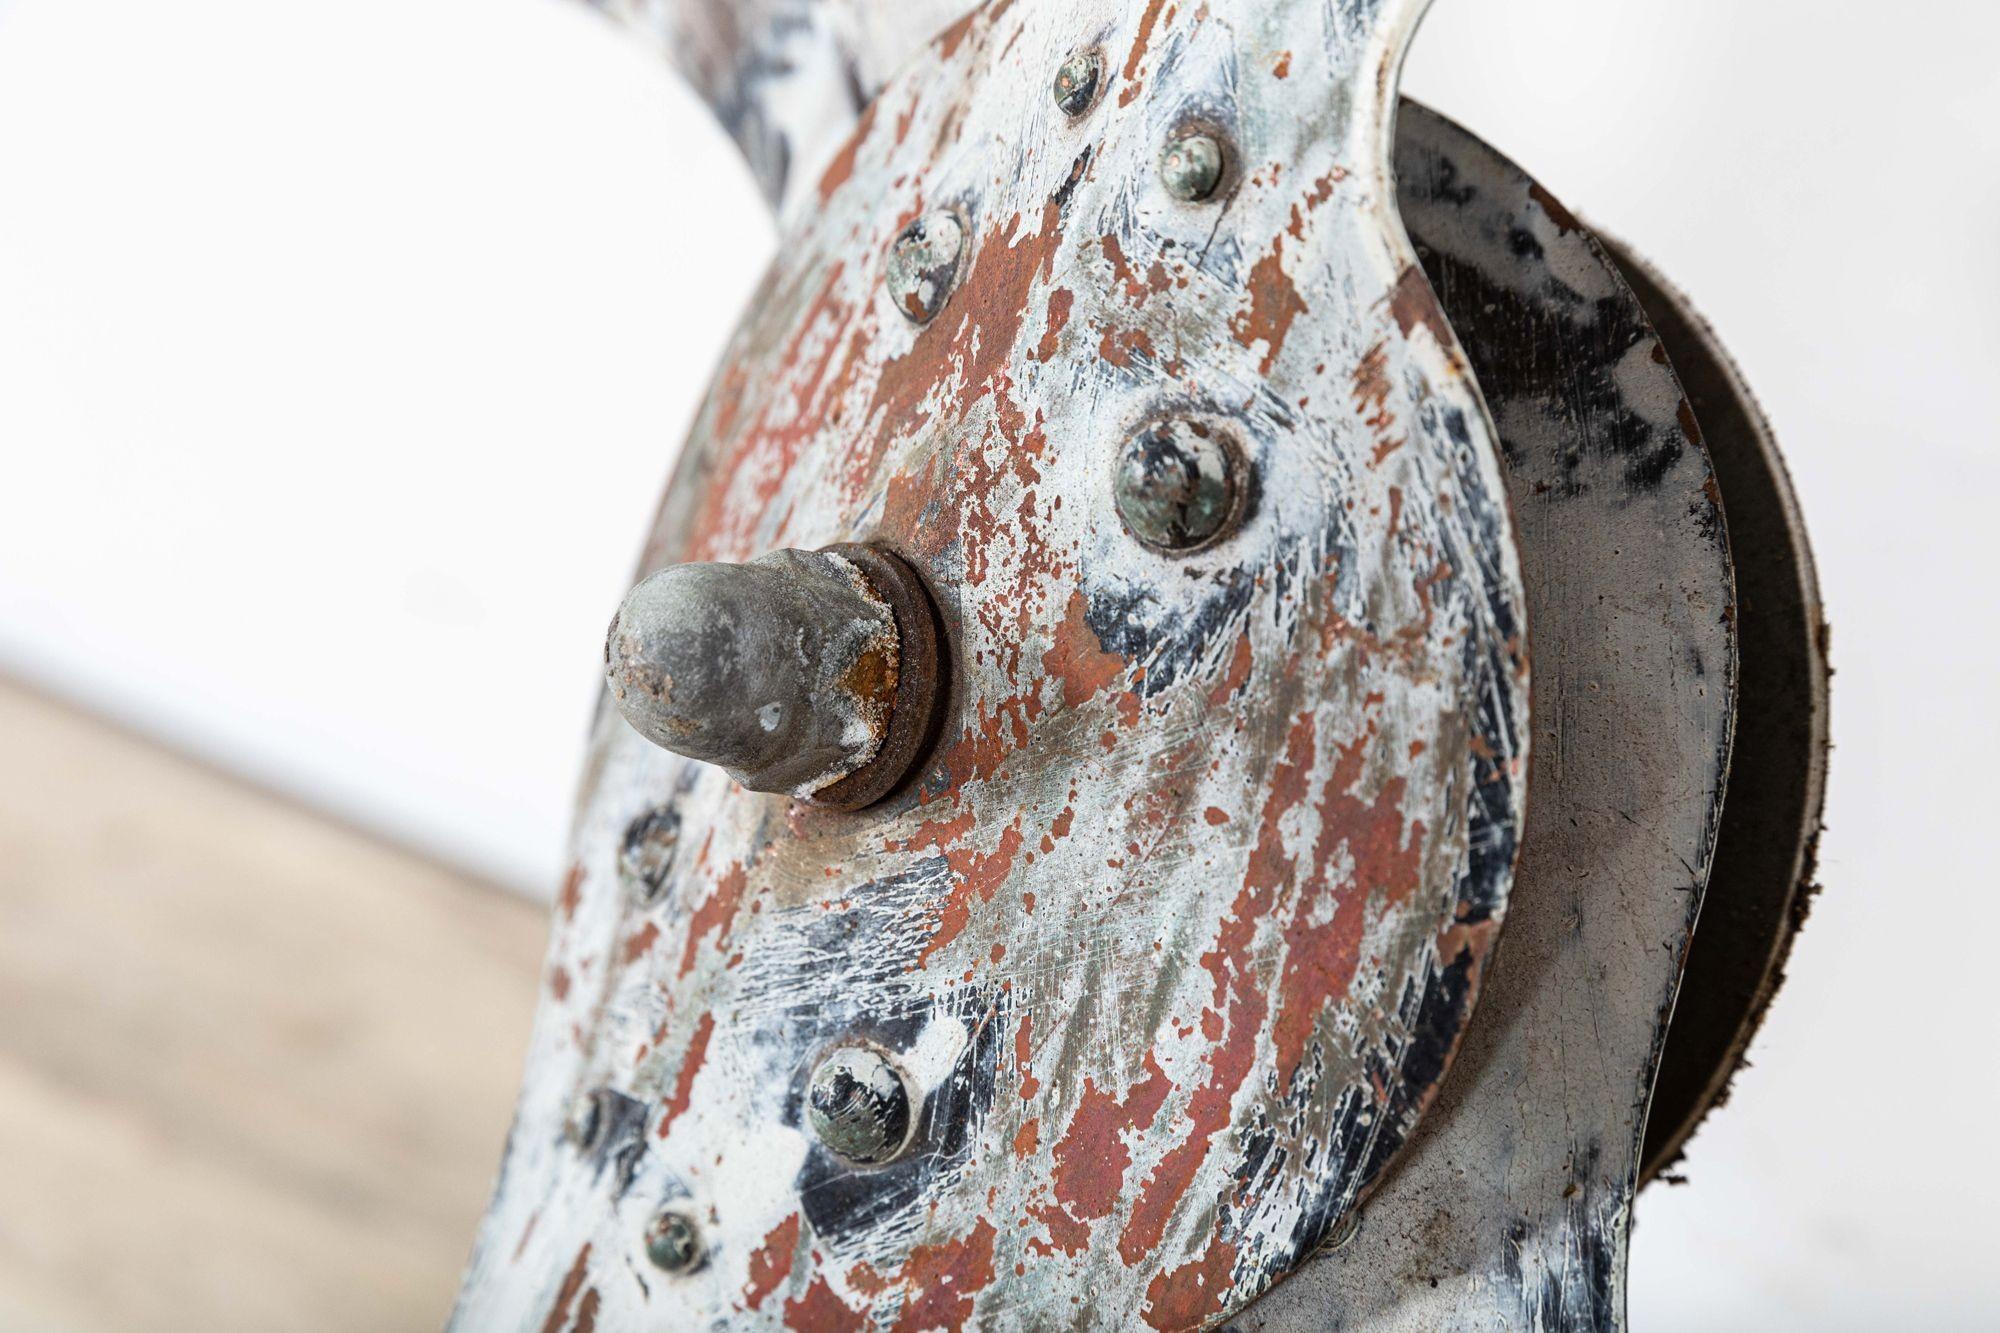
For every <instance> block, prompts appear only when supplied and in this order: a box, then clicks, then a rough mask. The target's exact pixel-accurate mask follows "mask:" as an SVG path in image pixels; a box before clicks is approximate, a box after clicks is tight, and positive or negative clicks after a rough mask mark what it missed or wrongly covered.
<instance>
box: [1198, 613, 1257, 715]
mask: <svg viewBox="0 0 2000 1333" xmlns="http://www.w3.org/2000/svg"><path fill="white" fill-rule="evenodd" d="M1249 679H1250V631H1249V630H1247V629H1246V630H1244V631H1243V632H1242V633H1241V634H1238V635H1237V636H1236V647H1235V649H1234V650H1233V651H1232V652H1231V653H1230V654H1229V665H1228V666H1227V667H1225V668H1224V669H1223V672H1222V679H1221V680H1219V681H1217V682H1216V683H1215V688H1214V689H1212V690H1210V691H1209V692H1208V702H1209V706H1210V707H1213V708H1220V707H1221V706H1222V705H1223V704H1225V703H1228V702H1229V699H1230V696H1232V695H1234V694H1235V693H1236V692H1237V691H1238V690H1240V689H1242V688H1243V685H1244V682H1245V681H1248V680H1249Z"/></svg>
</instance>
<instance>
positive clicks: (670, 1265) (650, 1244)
mask: <svg viewBox="0 0 2000 1333" xmlns="http://www.w3.org/2000/svg"><path fill="white" fill-rule="evenodd" d="M646 1257H647V1258H648V1259H650V1260H652V1261H653V1266H654V1267H655V1268H658V1269H660V1270H661V1271H663V1272H667V1273H677V1274H678V1273H687V1272H692V1271H693V1270H694V1269H696V1268H699V1267H700V1266H701V1262H702V1259H703V1257H704V1256H703V1254H702V1244H701V1228H700V1227H699V1226H698V1225H697V1224H696V1223H695V1220H694V1219H693V1218H692V1217H690V1216H688V1215H687V1213H685V1212H684V1211H682V1210H681V1209H679V1208H663V1209H661V1210H660V1211H659V1212H658V1213H655V1214H654V1215H653V1220H652V1222H651V1223H650V1224H648V1225H647V1227H646Z"/></svg>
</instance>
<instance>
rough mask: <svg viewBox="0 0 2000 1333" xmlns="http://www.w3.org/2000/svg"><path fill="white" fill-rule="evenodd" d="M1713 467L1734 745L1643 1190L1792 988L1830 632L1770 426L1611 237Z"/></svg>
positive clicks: (1656, 1104) (1670, 296)
mask: <svg viewBox="0 0 2000 1333" xmlns="http://www.w3.org/2000/svg"><path fill="white" fill-rule="evenodd" d="M1605 247H1606V249H1607V250H1608V251H1609V252H1610V254H1611V257H1612V258H1613V259H1615V260H1616V261H1617V262H1618V265H1619V269H1620V271H1621V272H1622V273H1623V274H1624V275H1625V278H1626V281H1628V282H1629V283H1630V284H1631V286H1632V290H1633V292H1634V294H1636V295H1637V296H1638V298H1639V301H1640V304H1642V305H1643V306H1645V308H1646V315H1647V318H1648V319H1649V320H1650V321H1651V322H1652V325H1653V327H1654V329H1656V330H1657V331H1658V332H1659V335H1660V341H1661V342H1662V343H1663V344H1664V345H1665V347H1666V349H1667V354H1668V356H1669V357H1670V358H1671V359H1672V361H1673V364H1674V370H1675V373H1677V374H1678V375H1679V376H1680V379H1681V385H1682V387H1683V388H1685V389H1686V390H1687V396H1688V402H1689V403H1690V404H1691V405H1692V406H1693V408H1694V414H1695V419H1696V420H1698V421H1699V422H1700V423H1701V429H1702V436H1703V440H1704V442H1705V443H1706V445H1707V447H1708V452H1709V456H1710V458H1711V459H1712V460H1713V462H1714V464H1715V479H1716V482H1717V484H1719V485H1720V486H1721V488H1722V493H1723V496H1724V497H1725V499H1726V501H1727V504H1728V507H1729V545H1730V549H1731V551H1732V552H1733V553H1734V555H1735V557H1736V613H1737V614H1736V633H1737V673H1736V699H1737V705H1736V744H1735V747H1734V751H1733V753H1732V755H1731V757H1730V763H1729V794H1728V796H1727V798H1726V799H1725V800H1724V802H1723V806H1722V830H1721V834H1720V836H1719V837H1718V839H1717V841H1716V847H1715V867H1714V870H1713V871H1712V872H1711V873H1710V875H1709V881H1708V893H1707V895H1706V896H1705V897H1704V898H1703V899H1702V906H1701V924H1700V926H1698V927H1697V928H1696V930H1695V933H1694V943H1693V944H1692V945H1690V946H1689V947H1688V957H1687V968H1686V970H1685V972H1684V974H1683V976H1682V980H1681V994H1680V1001H1679V1003H1678V1004H1677V1005H1676V1006H1675V1007H1674V1021H1673V1025H1672V1026H1671V1027H1669V1028H1668V1029H1667V1044H1666V1049H1665V1050H1663V1051H1662V1052H1661V1053H1660V1075H1659V1078H1658V1079H1657V1080H1656V1081H1655V1083H1654V1086H1653V1107H1652V1115H1651V1117H1650V1118H1649V1119H1648V1120H1647V1122H1646V1151H1645V1157H1644V1160H1643V1162H1642V1164H1641V1177H1640V1178H1641V1181H1642V1182H1643V1181H1645V1180H1648V1179H1651V1178H1652V1177H1653V1176H1655V1175H1657V1174H1658V1173H1659V1172H1661V1171H1662V1170H1664V1169H1665V1168H1667V1167H1668V1166H1669V1165H1671V1164H1672V1162H1673V1161H1674V1159H1675V1158H1677V1157H1679V1156H1680V1152H1681V1148H1682V1147H1683V1145H1685V1144H1686V1142H1687V1140H1688V1138H1689V1136H1691V1135H1692V1134H1693V1133H1694V1131H1695V1127H1696V1126H1697V1125H1699V1124H1700V1123H1701V1121H1702V1118H1703V1117H1704V1116H1706V1115H1707V1114H1708V1113H1709V1111H1710V1110H1712V1109H1713V1108H1715V1107H1716V1106H1718V1105H1720V1104H1721V1102H1722V1100H1723V1098H1724V1097H1725V1096H1726V1095H1727V1094H1728V1090H1729V1082H1730V1080H1731V1079H1732V1078H1734V1077H1735V1075H1736V1071H1737V1068H1738V1066H1740V1065H1741V1064H1742V1063H1743V1057H1744V1052H1745V1051H1746V1050H1747V1049H1748V1048H1749V1045H1750V1039H1751V1038H1752V1037H1753V1036H1754V1035H1755V1034H1756V1032H1757V1028H1758V1025H1759V1024H1761V1023H1762V1022H1763V1019H1764V1011H1765V1010H1766V1008H1768V1007H1769V1005H1770V1003H1771V998H1772V996H1774V995H1775V994H1776V993H1777V989H1778V986H1779V985H1780V983H1781V982H1782V981H1783V980H1784V965H1785V959H1786V957H1787V956H1788V955H1789V954H1790V953H1791V949H1792V942H1793V939H1794V938H1795V937H1796V935H1797V933H1798V930H1799V927H1800V926H1801V925H1803V924H1804V922H1805V917H1806V912H1807V909H1808V908H1809V907H1810V905H1811V902H1812V894H1813V892H1814V885H1813V882H1812V881H1813V872H1814V861H1815V853H1816V849H1817V847H1818V844H1819V832H1820V810H1821V806H1822V804H1823V802H1824V800H1825V796H1826V763H1827V748H1828V733H1827V688H1828V683H1829V682H1828V668H1827V661H1826V621H1825V619H1824V616H1823V613H1822V611H1821V608H1820V599H1819V580H1818V578H1817V576H1816V575H1815V573H1814V571H1813V558H1812V549H1811V547H1810V546H1809V545H1808V544H1807V541H1806V528H1805V520H1804V518H1803V517H1802V516H1801V514H1800V512H1799V506H1798V501H1797V499H1796V498H1795V497H1794V496H1793V494H1792V483H1791V479H1790V478H1789V477H1788V476H1787V475H1786V474H1785V464H1784V460H1783V459H1782V458H1781V457H1780V456H1779V453H1778V446H1777V442H1776V440H1775V439H1774V437H1773V436H1772V433H1771V427H1770V423H1769V422H1768V421H1766V420H1765V419H1764V414H1763V412H1762V411H1761V410H1760V409H1759V408H1758V406H1757V403H1756V400H1755V399H1754V398H1753V397H1752V396H1751V393H1750V390H1749V388H1748V386H1746V385H1745V383H1744V382H1743V376H1742V374H1741V373H1740V372H1739V371H1738V370H1737V368H1736V366H1735V364H1734V363H1733V362H1732V361H1731V360H1730V359H1729V354H1728V353H1727V352H1726V351H1724V350H1723V347H1722V344H1721V343H1720V341H1718V340H1717V338H1716V336H1715V332H1714V330H1713V329H1711V328H1709V326H1708V325H1707V323H1706V322H1704V321H1703V320H1702V318H1701V316H1700V315H1698V314H1696V313H1695V311H1694V309H1693V307H1692V306H1691V305H1689V303H1688V301H1687V298H1686V297H1685V296H1683V295H1682V294H1681V293H1680V292H1678V291H1676V290H1675V289H1674V288H1673V287H1671V286H1670V285H1668V284H1667V282H1666V281H1665V280H1664V279H1662V278H1661V277H1660V276H1659V274H1658V273H1656V272H1654V271H1653V270H1652V269H1651V268H1650V267H1649V266H1647V265H1646V264H1645V263H1644V262H1642V261H1640V260H1637V259H1635V258H1633V256H1632V255H1631V253H1630V252H1629V251H1628V250H1626V249H1625V248H1624V247H1623V246H1621V245H1620V244H1619V243H1618V242H1617V241H1615V240H1606V241H1605Z"/></svg>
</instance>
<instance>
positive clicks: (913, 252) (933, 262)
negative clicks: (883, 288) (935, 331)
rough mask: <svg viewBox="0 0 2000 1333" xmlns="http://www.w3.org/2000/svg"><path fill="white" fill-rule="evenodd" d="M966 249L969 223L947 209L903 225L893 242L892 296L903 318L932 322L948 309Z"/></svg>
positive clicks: (912, 320)
mask: <svg viewBox="0 0 2000 1333" xmlns="http://www.w3.org/2000/svg"><path fill="white" fill-rule="evenodd" d="M964 251H965V225H964V224H963V223H961V222H960V221H959V220H958V218H957V217H956V216H955V215H954V214H952V213H950V212H949V211H947V210H945V209H937V210H935V211H933V212H929V213H926V214H924V215H923V216H922V217H920V218H918V219H917V220H916V221H915V222H912V223H911V224H910V225H909V226H907V227H905V228H903V232H902V235H900V236H898V237H897V238H896V239H895V240H894V241H893V242H891V243H890V246H889V264H888V272H887V275H886V280H887V282H888V284H889V296H890V298H891V299H892V300H894V301H895V303H896V309H897V310H899V311H901V312H902V314H903V318H904V319H907V320H909V321H910V323H912V324H928V323H929V322H930V321H931V320H932V319H933V318H935V317H936V315H937V312H938V311H940V310H942V309H944V303H945V298H946V297H948V296H950V295H951V287H952V283H953V282H955V281H957V279H958V261H959V259H960V257H961V256H962V255H963V254H964Z"/></svg>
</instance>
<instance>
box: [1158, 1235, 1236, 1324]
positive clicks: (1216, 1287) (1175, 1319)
mask: <svg viewBox="0 0 2000 1333" xmlns="http://www.w3.org/2000/svg"><path fill="white" fill-rule="evenodd" d="M1235 1265H1236V1247H1235V1246H1234V1245H1232V1244H1230V1243H1229V1242H1228V1241H1226V1240H1216V1241H1214V1242H1212V1243H1211V1244H1210V1245H1209V1247H1208V1249H1207V1250H1206V1251H1204V1252H1203V1254H1202V1256H1201V1257H1200V1258H1199V1259H1195V1260H1193V1261H1192V1262H1190V1263H1186V1264H1183V1265H1181V1266H1180V1267H1179V1268H1171V1269H1163V1270H1162V1271H1161V1272H1159V1273H1158V1274H1156V1275H1155V1276H1154V1278H1153V1280H1152V1281H1151V1282H1150V1283H1148V1284H1147V1285H1146V1309H1145V1312H1144V1313H1145V1319H1146V1322H1147V1324H1149V1325H1151V1326H1152V1327H1154V1328H1157V1329H1184V1328H1206V1327H1208V1325H1209V1324H1210V1323H1212V1322H1213V1321H1214V1319H1215V1317H1216V1316H1217V1315H1219V1314H1221V1313H1222V1305H1223V1301H1224V1300H1225V1299H1226V1298H1227V1296H1228V1295H1229V1291H1230V1283H1231V1277H1230V1273H1231V1270H1232V1269H1233V1268H1234V1267H1235Z"/></svg>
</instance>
